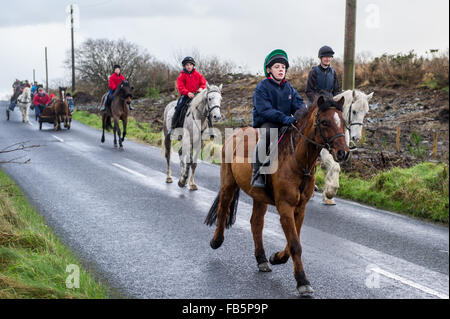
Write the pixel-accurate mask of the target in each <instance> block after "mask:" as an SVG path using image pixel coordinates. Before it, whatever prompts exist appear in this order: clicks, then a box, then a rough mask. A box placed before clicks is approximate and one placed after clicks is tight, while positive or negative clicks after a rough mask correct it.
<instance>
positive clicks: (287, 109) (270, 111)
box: [252, 49, 306, 187]
mask: <svg viewBox="0 0 450 319" xmlns="http://www.w3.org/2000/svg"><path fill="white" fill-rule="evenodd" d="M288 68H289V60H288V56H287V54H286V52H285V51H283V50H279V49H277V50H274V51H272V52H271V53H269V55H267V57H266V59H265V61H264V73H265V75H266V79H264V80H262V81H261V82H260V83H259V84H258V86H257V87H256V89H255V93H254V95H253V104H254V107H253V127H255V128H259V139H258V145H257V149H258V151H257V152H262V153H264V151H262V150H261V149H262V148H263V147H264V146H265V149H264V150H265V153H266V154H263V155H262V156H261V155H260V154H261V153H260V154H257V156H255V158H254V161H253V174H252V185H253V186H254V187H265V181H264V177H263V176H262V174H263V172H261V170H260V168H261V166H262V165H263V164H266V163H265V162H266V160H267V158H268V156H269V152H270V129H271V128H275V129H279V128H281V127H282V126H288V125H291V124H294V123H295V118H294V117H293V114H294V113H295V112H296V111H297V110H300V109H304V110H306V106H305V103H304V101H303V99H302V97H301V96H300V95H299V94H298V93H297V91H296V90H295V89H294V88H293V87H292V86H291V85H290V84H289V82H287V81H286V79H285V77H286V72H287V69H288ZM258 155H260V156H258ZM264 155H266V156H264ZM261 158H263V160H261Z"/></svg>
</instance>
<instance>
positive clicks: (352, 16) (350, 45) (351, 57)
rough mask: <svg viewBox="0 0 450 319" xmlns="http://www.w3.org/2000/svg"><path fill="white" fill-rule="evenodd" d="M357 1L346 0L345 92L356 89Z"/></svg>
mask: <svg viewBox="0 0 450 319" xmlns="http://www.w3.org/2000/svg"><path fill="white" fill-rule="evenodd" d="M355 33H356V0H346V5H345V42H344V75H343V81H342V89H343V90H354V89H355Z"/></svg>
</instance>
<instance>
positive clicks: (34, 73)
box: [33, 69, 36, 83]
mask: <svg viewBox="0 0 450 319" xmlns="http://www.w3.org/2000/svg"><path fill="white" fill-rule="evenodd" d="M34 82H36V70H35V69H33V83H34Z"/></svg>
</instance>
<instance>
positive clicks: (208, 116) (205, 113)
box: [192, 89, 220, 128]
mask: <svg viewBox="0 0 450 319" xmlns="http://www.w3.org/2000/svg"><path fill="white" fill-rule="evenodd" d="M210 93H219V94H220V91H219V90H215V89H213V90H208V91H207V92H206V105H207V106H208V109H207V110H205V111H204V112H201V114H202V116H203V117H205V118H206V119H207V120H208V127H209V128H212V127H213V124H212V119H211V112H212V111H213V110H214V109H216V108H220V105H214V106H213V107H211V105H210V104H209V99H208V95H209V94H210ZM196 109H197V111H198V107H197V108H196ZM192 117H194V113H192Z"/></svg>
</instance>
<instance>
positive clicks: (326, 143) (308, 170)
mask: <svg viewBox="0 0 450 319" xmlns="http://www.w3.org/2000/svg"><path fill="white" fill-rule="evenodd" d="M330 108H331V107H330ZM332 108H335V109H336V110H338V109H337V108H336V107H332ZM319 114H320V110H319V111H317V113H316V116H315V120H314V135H313V138H314V137H315V136H316V135H317V129H318V130H319V135H320V138H321V139H322V142H323V143H322V144H320V143H317V142H316V141H314V140H312V139H310V138H308V137H307V136H305V135H304V134H303V133H302V132H300V130H299V129H298V128H297V127H296V126H295V125H294V124H291V126H292V127H293V128H294V129H295V131H296V132H297V134H298V135H300V136H301V137H303V138H304V139H305V140H306V141H307V142H308V143H310V144H314V145H315V146H316V147H318V148H319V149H322V148H325V149H326V150H327V151H329V152H330V153H331V152H332V149H331V145H333V142H334V141H335V140H336V139H337V138H339V137H342V136H344V137H345V134H343V133H339V134H336V135H335V136H333V137H331V138H330V139H328V138H326V137H325V136H324V135H323V131H322V127H321V125H320V121H319ZM291 151H292V155H293V156H294V158H295V161H296V162H297V164H298V166H299V167H300V169H301V170H302V171H303V177H304V178H303V180H302V184H301V185H300V192H303V189H304V188H305V185H306V180H307V179H308V178H310V177H312V175H313V174H312V169H313V168H314V165H312V166H311V167H308V162H309V152H308V148H306V167H305V166H303V165H302V163H301V162H300V161H299V160H298V158H297V155H296V154H295V145H294V140H293V134H291Z"/></svg>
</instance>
